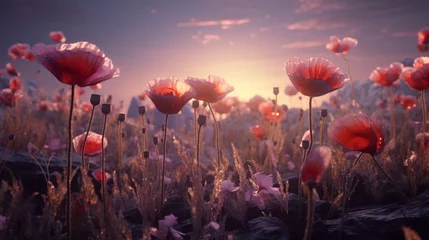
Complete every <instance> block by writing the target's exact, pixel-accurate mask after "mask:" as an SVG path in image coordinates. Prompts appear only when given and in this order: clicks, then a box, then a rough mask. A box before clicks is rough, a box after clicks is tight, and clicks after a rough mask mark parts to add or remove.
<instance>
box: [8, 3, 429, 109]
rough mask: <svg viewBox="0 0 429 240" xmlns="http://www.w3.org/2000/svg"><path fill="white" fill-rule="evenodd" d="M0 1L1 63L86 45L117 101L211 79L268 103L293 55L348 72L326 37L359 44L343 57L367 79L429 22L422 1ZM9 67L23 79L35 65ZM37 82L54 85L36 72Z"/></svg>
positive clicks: (409, 50) (404, 50)
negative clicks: (35, 49) (34, 49)
mask: <svg viewBox="0 0 429 240" xmlns="http://www.w3.org/2000/svg"><path fill="white" fill-rule="evenodd" d="M1 1H2V3H1V7H0V33H1V38H0V53H1V54H0V66H4V65H5V64H6V63H7V62H9V61H11V59H10V57H9V56H8V55H7V49H8V47H9V46H10V45H12V44H14V43H17V42H25V43H29V44H30V45H34V44H35V43H38V42H43V43H46V44H48V43H52V42H51V41H50V39H49V32H50V31H58V30H61V31H63V32H64V34H65V35H66V37H67V42H76V41H88V42H91V43H94V44H96V45H97V46H99V47H100V48H101V49H102V50H103V51H104V52H105V53H106V55H107V56H109V57H110V58H111V59H112V60H113V63H114V64H115V65H116V66H118V67H119V68H120V69H121V76H120V77H119V78H115V79H112V80H109V81H108V82H105V83H103V89H102V93H105V94H113V96H114V99H115V100H120V99H121V100H125V102H128V100H129V99H130V97H131V96H132V95H137V94H140V93H141V92H143V91H144V90H145V89H146V84H147V82H148V81H149V80H151V79H153V78H156V77H169V76H176V77H178V78H180V79H183V78H185V77H187V76H193V77H206V76H207V75H209V74H212V75H218V76H221V77H224V78H225V79H226V80H227V81H228V82H229V83H231V84H232V85H233V86H234V87H235V88H236V90H235V91H234V92H233V93H231V96H238V97H240V98H241V99H248V98H250V97H252V96H253V95H255V94H259V95H261V96H264V97H270V96H271V92H272V87H274V86H278V87H280V88H281V89H283V88H284V87H285V86H286V85H289V84H290V82H289V80H288V77H287V75H286V74H285V72H284V62H285V61H286V60H287V59H289V58H291V57H294V56H297V57H300V58H304V59H306V58H308V57H312V56H320V57H325V58H327V59H329V60H331V61H332V62H334V63H335V64H337V65H338V66H339V67H340V68H341V69H342V70H343V72H346V65H345V64H344V61H343V59H342V58H341V57H340V56H336V55H334V54H333V53H331V52H330V51H328V50H327V49H326V48H325V45H326V43H328V40H329V36H331V35H337V36H339V37H341V38H342V37H345V36H350V37H354V38H357V39H358V41H359V44H358V46H357V47H356V48H355V49H353V50H351V52H350V53H349V54H348V58H349V60H350V62H351V67H352V75H353V78H355V79H361V80H366V79H367V77H368V75H369V73H370V72H371V71H372V69H373V68H375V67H377V66H384V65H389V64H390V63H391V62H393V61H400V60H402V59H403V58H404V57H416V56H419V52H418V51H417V49H416V42H417V31H418V30H420V29H421V28H423V27H426V26H428V25H429V18H428V9H429V1H427V0H408V1H405V0H376V1H374V0H359V1H356V0H313V1H311V0H102V1H101V0H99V1H96V0H91V1H88V0H73V1H61V0H37V1H36V0H1ZM12 63H13V64H14V65H15V66H16V67H17V68H18V70H19V71H21V73H22V79H23V81H25V80H31V79H34V73H35V71H36V69H38V68H40V66H39V65H38V64H37V63H35V62H33V63H29V62H25V61H23V60H16V61H12ZM42 83H43V84H44V85H45V86H46V87H47V88H52V86H54V87H56V86H60V84H59V83H58V81H57V80H55V79H54V77H53V76H52V75H51V74H50V73H49V72H47V71H46V70H44V69H43V68H42ZM52 83H53V84H52ZM87 98H89V97H87ZM279 101H280V102H281V103H287V101H288V99H287V98H286V97H285V96H284V95H282V96H281V97H280V98H279Z"/></svg>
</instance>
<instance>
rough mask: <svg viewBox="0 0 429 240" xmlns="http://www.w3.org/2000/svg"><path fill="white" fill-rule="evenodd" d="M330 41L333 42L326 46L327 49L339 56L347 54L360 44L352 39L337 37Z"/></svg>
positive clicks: (331, 38) (332, 37)
mask: <svg viewBox="0 0 429 240" xmlns="http://www.w3.org/2000/svg"><path fill="white" fill-rule="evenodd" d="M329 40H330V41H331V42H330V43H328V44H326V48H327V49H328V50H331V51H332V52H334V53H337V54H346V53H347V52H348V51H350V49H352V48H354V47H356V46H357V44H358V41H357V40H356V39H354V38H350V37H345V38H343V39H339V38H338V37H337V36H331V37H330V38H329Z"/></svg>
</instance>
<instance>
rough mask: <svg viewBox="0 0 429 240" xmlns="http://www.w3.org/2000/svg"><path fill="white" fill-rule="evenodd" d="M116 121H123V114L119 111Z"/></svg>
mask: <svg viewBox="0 0 429 240" xmlns="http://www.w3.org/2000/svg"><path fill="white" fill-rule="evenodd" d="M118 121H119V122H123V121H125V114H123V113H120V114H119V115H118Z"/></svg>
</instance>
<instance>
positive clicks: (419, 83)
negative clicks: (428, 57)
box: [401, 64, 429, 91]
mask: <svg viewBox="0 0 429 240" xmlns="http://www.w3.org/2000/svg"><path fill="white" fill-rule="evenodd" d="M401 79H402V80H404V81H405V82H406V83H407V84H408V86H409V87H411V88H412V89H414V90H417V91H422V90H426V89H428V88H429V64H426V65H425V66H424V67H422V68H420V69H416V68H411V67H407V68H405V69H404V71H403V72H402V74H401Z"/></svg>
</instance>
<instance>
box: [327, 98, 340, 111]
mask: <svg viewBox="0 0 429 240" xmlns="http://www.w3.org/2000/svg"><path fill="white" fill-rule="evenodd" d="M329 103H330V104H331V105H332V107H333V108H335V109H339V108H340V97H338V96H331V97H330V98H329Z"/></svg>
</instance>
